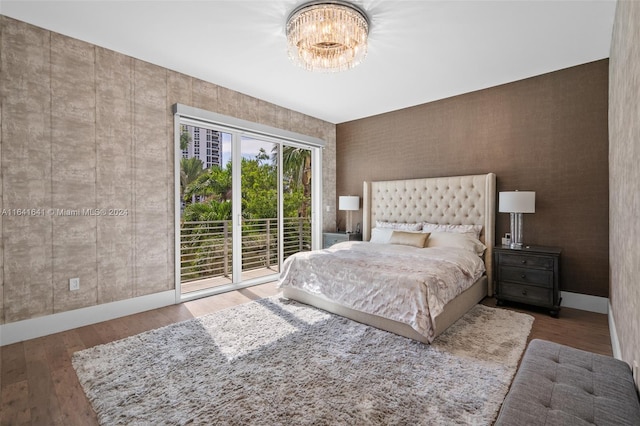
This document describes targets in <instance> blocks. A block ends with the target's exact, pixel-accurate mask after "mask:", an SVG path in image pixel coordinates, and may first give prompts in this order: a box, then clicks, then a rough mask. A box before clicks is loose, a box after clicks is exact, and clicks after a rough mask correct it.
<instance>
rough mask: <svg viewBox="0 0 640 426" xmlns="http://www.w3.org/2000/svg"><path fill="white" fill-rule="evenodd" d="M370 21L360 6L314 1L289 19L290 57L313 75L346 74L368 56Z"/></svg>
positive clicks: (301, 7) (340, 2) (294, 12)
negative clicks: (344, 72)
mask: <svg viewBox="0 0 640 426" xmlns="http://www.w3.org/2000/svg"><path fill="white" fill-rule="evenodd" d="M368 34H369V20H368V18H367V15H366V14H365V13H364V11H362V10H361V9H360V8H358V7H357V6H355V5H353V4H351V3H347V2H344V1H312V2H309V3H304V4H302V5H300V6H299V7H297V8H296V9H294V10H293V12H291V14H290V15H289V18H288V19H287V42H288V44H289V57H290V58H291V60H293V62H295V63H296V64H298V65H299V66H301V67H303V68H305V69H307V70H310V71H323V72H336V71H344V70H348V69H350V68H353V67H355V66H356V65H358V64H359V63H360V62H362V60H363V59H364V57H365V56H366V54H367V36H368Z"/></svg>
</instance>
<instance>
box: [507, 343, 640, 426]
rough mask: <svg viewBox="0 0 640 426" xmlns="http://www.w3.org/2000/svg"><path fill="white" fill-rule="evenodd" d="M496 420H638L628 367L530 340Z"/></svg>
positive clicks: (567, 423)
mask: <svg viewBox="0 0 640 426" xmlns="http://www.w3.org/2000/svg"><path fill="white" fill-rule="evenodd" d="M495 424H496V425H505V426H506V425H508V426H521V425H522V426H524V425H547V426H556V425H557V426H560V425H562V426H573V425H580V426H582V425H634V426H638V425H640V402H638V394H637V393H636V389H635V387H634V384H633V378H632V376H631V370H630V368H629V366H628V365H627V364H626V363H624V362H622V361H620V360H617V359H615V358H612V357H608V356H604V355H598V354H594V353H591V352H586V351H581V350H579V349H574V348H570V347H568V346H564V345H559V344H557V343H552V342H547V341H545V340H537V339H536V340H532V341H531V343H530V344H529V347H528V348H527V350H526V352H525V354H524V357H523V358H522V363H521V364H520V368H519V369H518V372H517V373H516V377H515V379H514V381H513V384H512V385H511V389H510V390H509V393H508V394H507V397H506V398H505V400H504V403H503V404H502V408H501V409H500V414H499V415H498V420H497V421H496V423H495Z"/></svg>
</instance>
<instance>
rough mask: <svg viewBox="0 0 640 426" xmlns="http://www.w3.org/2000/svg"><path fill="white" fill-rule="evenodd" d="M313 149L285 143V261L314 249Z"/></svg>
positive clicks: (283, 149)
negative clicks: (295, 254)
mask: <svg viewBox="0 0 640 426" xmlns="http://www.w3.org/2000/svg"><path fill="white" fill-rule="evenodd" d="M311 164H312V163H311V150H309V149H307V148H299V147H295V146H291V145H282V198H283V216H284V220H283V261H284V260H286V259H287V258H288V257H289V256H291V255H292V254H294V253H297V252H299V251H309V250H311V205H312V204H311V193H312V191H311V188H312V181H311V178H312V173H311Z"/></svg>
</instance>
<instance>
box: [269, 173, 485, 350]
mask: <svg viewBox="0 0 640 426" xmlns="http://www.w3.org/2000/svg"><path fill="white" fill-rule="evenodd" d="M495 180H496V177H495V174H493V173H488V174H483V175H467V176H455V177H439V178H423V179H408V180H395V181H376V182H364V188H363V240H364V241H365V242H353V241H350V242H344V243H340V244H338V245H336V246H333V247H331V248H329V249H325V250H316V251H312V252H304V253H297V254H296V255H294V256H291V257H290V258H289V259H287V261H286V262H285V263H284V265H283V269H282V273H281V277H280V282H279V287H280V288H281V289H282V292H283V296H284V297H286V298H289V299H293V300H297V301H299V302H302V303H305V304H309V305H312V306H316V307H318V308H321V309H324V310H326V311H329V312H332V313H335V314H338V315H341V316H344V317H347V318H350V319H353V320H355V321H358V322H362V323H365V324H368V325H371V326H374V327H377V328H380V329H383V330H386V331H389V332H392V333H395V334H399V335H401V336H405V337H408V338H411V339H414V340H417V341H420V342H423V343H430V342H431V341H432V340H433V339H434V338H435V337H436V336H438V335H439V334H441V333H442V332H443V331H444V330H446V329H447V328H448V327H449V326H450V325H451V324H453V323H454V322H455V321H456V320H457V319H459V318H460V317H461V316H462V315H464V314H465V313H466V312H467V311H468V310H469V309H471V308H472V307H473V306H474V305H475V304H477V303H478V302H479V301H480V300H482V299H483V298H484V297H485V296H487V295H492V294H493V288H492V285H491V280H490V279H488V278H487V277H491V276H492V275H491V274H492V263H491V262H492V257H493V256H492V250H493V246H494V235H495V185H496V183H495ZM422 223H429V224H433V225H431V226H432V228H431V230H434V229H435V228H433V227H434V226H436V225H453V226H451V227H452V228H456V229H457V228H461V227H462V225H469V226H473V227H474V229H476V230H479V233H478V234H476V235H477V237H478V240H479V241H480V242H481V243H482V244H483V245H484V246H483V249H484V250H482V251H480V252H481V253H482V255H480V256H477V257H478V258H479V259H481V262H480V263H481V264H482V265H481V266H482V270H478V266H477V265H475V264H474V263H473V262H474V261H473V259H471V258H469V257H468V256H466V255H464V254H463V253H462V252H461V250H458V251H456V250H451V251H449V252H448V253H445V251H444V250H439V248H438V247H434V248H429V249H427V250H421V249H415V250H413V249H412V248H407V247H406V245H404V244H399V245H396V244H386V245H384V244H377V243H379V242H380V235H382V233H383V232H382V231H384V230H383V229H382V228H383V227H387V226H391V227H394V226H397V227H399V228H402V227H403V225H401V224H422ZM407 227H409V228H412V229H410V230H409V232H412V234H411V235H409V234H408V232H405V231H406V230H405V229H398V228H396V229H395V230H394V231H393V237H394V238H395V237H400V238H401V239H402V238H407V237H410V238H409V240H414V239H415V238H413V237H417V236H416V235H413V234H415V233H419V232H420V231H417V230H416V229H417V228H415V227H411V225H407ZM426 230H429V228H428V227H427V228H426ZM435 230H437V231H441V229H435ZM385 232H388V231H385ZM442 235H443V233H440V232H433V233H431V236H430V237H428V238H430V239H431V238H433V240H434V241H435V240H437V238H435V237H436V236H442ZM446 235H447V236H448V235H450V234H446ZM372 236H373V237H374V238H373V239H372ZM429 241H431V240H429ZM409 245H410V244H409ZM383 246H388V247H383ZM379 249H380V250H385V251H384V254H382V255H379V254H376V253H375V252H376V251H377V250H379ZM426 251H430V252H432V253H435V254H436V256H435V257H437V258H439V259H440V261H441V263H442V265H443V267H450V266H447V265H449V264H450V263H452V261H451V260H450V259H449V258H448V256H453V257H454V258H456V259H458V260H460V262H461V263H462V264H463V265H466V266H465V267H464V268H466V269H462V270H456V271H453V270H452V271H450V272H449V273H450V274H453V276H456V277H458V278H460V280H462V278H463V277H464V279H465V280H467V281H469V282H468V283H466V284H464V286H463V288H461V289H455V290H451V289H449V285H447V286H444V285H443V279H441V278H440V277H439V276H437V275H435V274H434V273H431V272H426V271H422V270H419V269H420V268H421V267H422V264H429V263H432V262H435V260H434V261H432V260H426V259H423V258H421V257H416V256H422V252H426ZM418 252H420V253H418ZM451 253H453V254H451ZM403 256H406V257H404V258H403ZM366 259H370V261H371V264H370V265H367V264H366V261H367V260H366ZM403 259H404V260H403ZM350 262H351V263H350ZM476 262H477V261H476ZM350 265H351V266H350ZM394 268H399V269H394ZM403 274H404V275H403ZM419 274H426V275H428V279H425V284H422V285H418V284H414V285H413V287H416V288H418V289H417V290H415V291H413V290H412V293H410V292H409V290H408V289H407V288H408V286H409V284H408V283H409V282H413V281H415V282H418V281H419V279H420V277H419ZM471 276H472V279H471V280H469V278H470V277H471ZM385 282H386V285H387V287H384V285H385ZM456 285H458V283H457V282H456ZM357 286H360V287H359V288H360V290H357ZM436 289H441V290H438V291H441V293H439V295H436V292H435V290H436ZM356 290H357V291H356ZM354 292H355V293H354ZM338 293H341V294H342V295H343V296H342V297H336V296H335V295H336V294H338ZM385 298H388V299H389V300H387V299H385ZM391 299H393V300H391ZM440 299H442V300H440ZM434 300H435V301H436V303H434ZM399 301H400V303H398V302H399ZM438 302H439V303H438ZM415 309H417V311H414V310H415ZM425 309H426V311H425Z"/></svg>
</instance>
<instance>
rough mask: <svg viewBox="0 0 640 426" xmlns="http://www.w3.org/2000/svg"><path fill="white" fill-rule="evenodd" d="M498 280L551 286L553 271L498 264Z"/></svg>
mask: <svg viewBox="0 0 640 426" xmlns="http://www.w3.org/2000/svg"><path fill="white" fill-rule="evenodd" d="M500 281H511V282H516V283H522V284H529V285H536V286H542V287H549V288H553V271H545V270H542V269H527V268H514V267H509V266H502V265H500Z"/></svg>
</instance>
